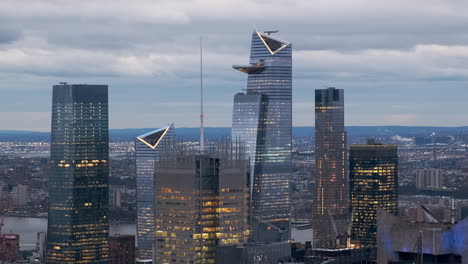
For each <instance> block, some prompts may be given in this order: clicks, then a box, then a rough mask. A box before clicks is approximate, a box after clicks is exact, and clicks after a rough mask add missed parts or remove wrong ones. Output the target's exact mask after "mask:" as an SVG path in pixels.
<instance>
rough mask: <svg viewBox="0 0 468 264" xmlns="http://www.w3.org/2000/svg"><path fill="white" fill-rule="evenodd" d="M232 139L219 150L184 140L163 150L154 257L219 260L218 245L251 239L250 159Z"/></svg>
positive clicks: (159, 260) (168, 260)
mask: <svg viewBox="0 0 468 264" xmlns="http://www.w3.org/2000/svg"><path fill="white" fill-rule="evenodd" d="M182 144H183V143H182ZM228 145H229V144H225V146H223V147H221V149H220V150H218V153H216V154H199V153H197V151H195V150H193V149H192V150H191V149H187V148H186V147H183V146H180V145H179V146H177V147H176V148H175V149H173V150H168V151H165V152H164V154H163V155H161V157H160V160H159V162H158V165H157V175H158V176H157V177H156V204H155V205H156V206H155V211H156V220H155V222H156V226H155V229H156V242H155V257H154V261H153V262H154V263H215V260H216V248H217V246H218V245H232V244H242V243H246V242H247V241H248V237H249V235H250V230H249V228H250V226H249V219H250V217H249V207H250V204H249V180H248V175H249V163H248V160H247V159H246V158H245V155H244V154H243V151H240V149H234V150H231V149H230V148H229V147H228Z"/></svg>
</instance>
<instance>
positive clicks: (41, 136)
mask: <svg viewBox="0 0 468 264" xmlns="http://www.w3.org/2000/svg"><path fill="white" fill-rule="evenodd" d="M154 129H156V128H128V129H110V131H109V134H110V141H112V142H128V141H133V139H134V138H135V137H136V136H139V135H142V134H144V133H147V132H149V131H151V130H154ZM346 131H347V132H348V135H349V136H373V137H375V136H392V135H400V136H403V137H412V136H416V135H428V134H431V133H436V134H438V135H454V134H461V133H464V132H465V131H466V132H468V126H462V127H435V126H434V127H431V126H348V127H346ZM176 134H177V136H178V137H180V138H183V139H185V140H198V138H199V134H200V129H199V128H197V127H181V128H177V127H176ZM230 135H231V128H230V127H207V128H205V136H206V138H207V139H208V140H218V139H221V138H223V137H224V138H226V137H230ZM313 136H314V127H312V126H310V127H293V137H294V138H307V137H313ZM0 141H4V142H5V141H6V142H11V141H23V142H48V141H50V132H37V131H16V130H0Z"/></svg>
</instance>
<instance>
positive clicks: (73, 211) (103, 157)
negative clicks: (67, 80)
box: [47, 84, 109, 264]
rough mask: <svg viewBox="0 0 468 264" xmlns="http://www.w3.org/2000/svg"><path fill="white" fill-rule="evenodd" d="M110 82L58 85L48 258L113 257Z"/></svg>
mask: <svg viewBox="0 0 468 264" xmlns="http://www.w3.org/2000/svg"><path fill="white" fill-rule="evenodd" d="M108 161H109V122H108V87H107V85H84V84H83V85H81V84H79V85H68V84H63V85H54V86H53V99H52V140H51V151H50V166H51V171H50V176H49V182H48V188H49V215H48V227H47V263H61V264H64V263H108V261H109V219H108V211H109V162H108Z"/></svg>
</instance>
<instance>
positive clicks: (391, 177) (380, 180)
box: [349, 141, 398, 246]
mask: <svg viewBox="0 0 468 264" xmlns="http://www.w3.org/2000/svg"><path fill="white" fill-rule="evenodd" d="M349 175H350V190H351V207H352V212H353V217H352V229H351V235H352V238H353V239H355V240H358V241H359V242H361V244H363V245H365V246H377V241H376V239H377V208H381V209H383V210H385V211H387V212H388V213H391V214H393V215H397V213H398V195H397V187H398V154H397V146H396V145H382V144H377V143H374V142H373V141H370V142H369V143H368V144H367V145H351V147H350V155H349Z"/></svg>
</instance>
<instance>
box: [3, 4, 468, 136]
mask: <svg viewBox="0 0 468 264" xmlns="http://www.w3.org/2000/svg"><path fill="white" fill-rule="evenodd" d="M467 10H468V1H466V0H411V1H408V0H392V1H389V0H342V1H338V0H298V1H292V0H288V1H284V0H236V1H232V0H229V1H228V0H135V1H130V0H126V1H123V0H98V1H96V0H81V1H68V0H40V1H38V0H21V1H18V0H0V129H15V130H40V131H48V130H50V109H51V93H52V85H53V84H57V83H58V82H61V81H66V82H69V83H88V84H109V94H110V98H109V99H110V126H111V128H137V127H138V128H140V127H160V126H163V125H165V124H167V123H171V122H174V123H175V125H176V127H187V126H189V127H193V126H197V125H198V120H199V117H198V109H199V106H198V99H199V97H198V96H199V90H198V89H199V66H198V63H199V57H198V56H199V54H198V51H199V46H198V45H199V37H200V36H203V39H204V58H205V73H206V75H205V91H206V125H207V126H230V124H231V113H232V99H233V95H234V94H235V93H236V92H238V91H240V90H241V89H243V88H245V86H246V75H245V74H242V73H240V72H238V71H235V70H233V69H232V64H242V63H247V62H248V60H249V52H250V41H251V33H252V29H254V28H256V29H260V30H272V29H278V30H280V32H279V33H278V34H277V35H276V36H277V37H278V38H281V39H284V40H286V41H289V42H292V43H293V50H294V51H293V94H294V96H293V118H294V125H295V126H309V125H313V124H314V112H313V106H314V105H313V102H314V98H313V97H314V89H316V88H323V87H325V86H334V87H337V88H343V89H345V104H346V109H345V111H346V125H418V126H421V125H434V126H462V125H468V14H467V12H468V11H467Z"/></svg>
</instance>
